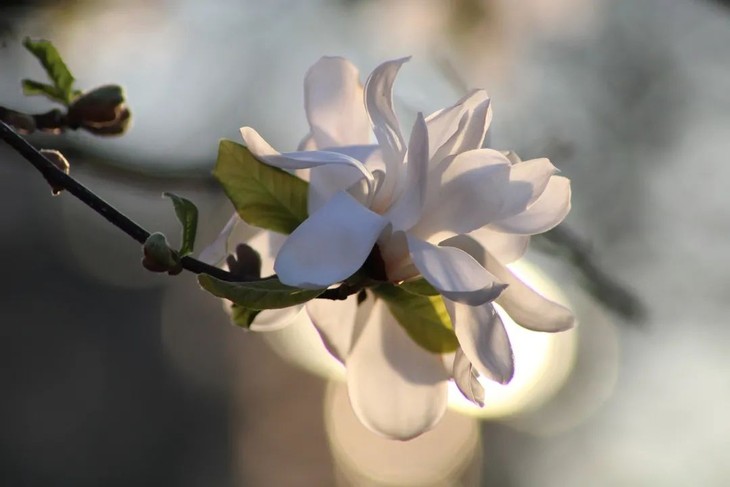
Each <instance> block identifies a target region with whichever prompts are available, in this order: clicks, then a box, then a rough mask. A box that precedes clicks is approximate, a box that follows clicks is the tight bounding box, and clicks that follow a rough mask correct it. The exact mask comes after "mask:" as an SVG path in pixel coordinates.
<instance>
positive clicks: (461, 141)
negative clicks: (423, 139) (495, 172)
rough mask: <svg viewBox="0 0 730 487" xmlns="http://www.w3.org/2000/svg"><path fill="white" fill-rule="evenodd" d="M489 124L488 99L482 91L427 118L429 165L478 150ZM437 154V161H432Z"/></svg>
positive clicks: (474, 91)
mask: <svg viewBox="0 0 730 487" xmlns="http://www.w3.org/2000/svg"><path fill="white" fill-rule="evenodd" d="M478 107H479V110H477V108H478ZM491 120H492V110H491V105H490V103H489V95H488V94H487V92H486V91H484V90H472V91H471V92H469V93H468V94H467V95H466V96H464V97H463V98H462V99H461V100H459V101H458V102H457V103H456V104H455V105H454V106H452V107H449V108H444V109H443V110H439V111H437V112H435V113H432V114H431V115H429V116H428V118H426V124H427V125H428V137H429V140H430V141H431V147H430V153H429V158H431V159H432V164H438V163H439V162H440V161H441V160H442V159H443V158H444V157H447V156H449V155H452V154H456V153H458V152H464V151H467V150H472V149H479V148H481V146H482V143H483V141H484V134H485V133H486V132H487V130H488V129H489V124H490V122H491ZM467 133H468V136H466V134H467ZM480 134H481V135H480ZM447 145H448V147H444V146H447ZM437 152H438V153H439V155H438V157H434V156H436V153H437Z"/></svg>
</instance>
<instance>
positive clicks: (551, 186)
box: [491, 162, 570, 235]
mask: <svg viewBox="0 0 730 487" xmlns="http://www.w3.org/2000/svg"><path fill="white" fill-rule="evenodd" d="M522 164H524V162H523V163H522ZM569 212H570V180H569V179H567V178H564V177H562V176H553V177H551V178H550V181H549V182H548V184H547V187H546V188H545V191H543V193H542V194H541V195H540V197H539V198H538V199H537V201H535V203H534V204H533V205H532V206H530V207H529V208H527V209H526V210H525V211H523V212H522V213H519V214H517V215H515V216H512V217H510V218H506V219H504V220H499V221H496V222H493V223H492V224H491V226H492V227H493V228H495V229H497V230H500V231H502V232H508V233H515V234H518V235H535V234H538V233H543V232H547V231H548V230H550V229H552V228H554V227H556V226H557V225H559V224H560V222H562V221H563V220H564V219H565V217H566V216H567V215H568V213H569Z"/></svg>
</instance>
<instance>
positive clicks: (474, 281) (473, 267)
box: [407, 235, 506, 306]
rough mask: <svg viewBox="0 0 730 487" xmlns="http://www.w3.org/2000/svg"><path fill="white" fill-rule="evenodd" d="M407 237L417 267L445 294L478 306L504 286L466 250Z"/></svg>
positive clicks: (497, 294) (449, 297)
mask: <svg viewBox="0 0 730 487" xmlns="http://www.w3.org/2000/svg"><path fill="white" fill-rule="evenodd" d="M407 239H408V248H409V250H410V253H411V258H412V259H413V263H414V264H415V266H416V268H418V270H419V271H420V272H421V274H422V275H423V277H424V278H426V280H427V281H428V282H429V283H431V285H432V286H433V287H435V288H436V289H437V290H438V291H439V293H441V294H442V295H443V296H444V297H446V298H448V299H450V300H452V301H456V302H458V303H464V304H468V305H470V306H478V305H481V304H484V303H487V302H490V301H493V300H494V299H496V298H497V296H499V295H500V294H501V293H502V291H504V288H505V287H506V286H505V285H504V284H502V283H501V282H499V281H498V280H497V278H496V277H495V276H493V275H492V274H490V273H489V271H487V270H486V269H485V268H484V267H482V266H481V265H479V262H477V261H476V260H475V259H474V258H473V257H471V256H470V255H469V254H467V253H466V252H464V251H462V250H460V249H458V248H454V247H437V246H436V245H433V244H430V243H428V242H425V241H423V240H421V239H418V238H416V237H414V236H412V235H407Z"/></svg>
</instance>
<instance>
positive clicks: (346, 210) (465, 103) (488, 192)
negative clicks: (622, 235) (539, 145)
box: [209, 57, 574, 439]
mask: <svg viewBox="0 0 730 487" xmlns="http://www.w3.org/2000/svg"><path fill="white" fill-rule="evenodd" d="M406 61H407V59H399V60H395V61H389V62H386V63H383V64H381V65H380V66H378V67H377V68H376V69H375V71H373V73H372V74H371V75H370V77H369V78H368V80H367V82H366V84H365V87H364V89H363V87H362V85H361V84H360V79H359V72H358V70H357V68H356V67H355V66H354V65H353V64H351V63H350V62H349V61H347V60H345V59H343V58H337V57H325V58H322V59H321V60H320V61H318V62H317V63H316V64H315V65H314V66H312V68H311V69H310V70H309V72H308V73H307V75H306V78H305V81H304V93H305V100H304V105H305V111H306V115H307V120H308V121H309V126H310V133H309V135H308V136H307V137H306V138H305V139H304V140H303V141H302V143H301V145H300V151H299V152H293V153H285V154H282V153H279V152H277V151H276V150H274V149H273V148H272V147H271V146H270V145H269V144H268V143H267V142H266V141H265V140H264V139H263V138H262V137H261V136H260V135H259V134H258V133H257V132H256V131H255V130H254V129H252V128H250V127H244V128H242V129H241V134H242V135H243V138H244V141H245V143H246V145H247V146H248V148H249V150H250V151H251V152H252V153H253V154H254V156H256V157H257V158H258V159H259V160H260V161H262V162H263V163H265V164H268V165H271V166H275V167H279V168H282V169H286V170H290V171H291V170H304V169H309V170H310V171H309V174H308V177H309V182H310V186H309V215H310V216H309V218H308V219H307V220H306V221H304V222H303V223H302V224H301V225H300V226H299V227H297V229H296V230H295V231H294V232H293V233H292V234H291V235H289V236H288V237H284V236H280V235H274V234H272V233H271V232H265V233H261V234H259V235H257V237H256V238H255V240H256V241H252V242H249V243H250V244H251V245H252V246H253V247H254V248H258V250H261V251H263V257H264V265H265V267H266V266H269V267H270V266H271V263H272V262H273V269H266V268H265V269H264V274H266V272H267V271H270V270H273V271H274V272H276V274H277V275H278V277H279V279H280V280H281V281H282V282H283V283H285V284H289V285H291V286H298V287H303V288H323V287H327V286H330V285H332V284H335V283H338V282H341V281H343V280H345V279H347V278H348V277H350V276H351V275H353V274H354V273H355V272H356V271H358V270H359V269H360V268H361V267H362V266H363V264H365V262H366V260H367V261H368V264H367V265H368V268H369V269H370V271H371V272H375V273H379V274H380V277H381V278H382V279H387V280H388V281H390V282H393V283H400V282H401V281H404V280H409V279H413V278H416V277H420V276H423V277H424V278H425V279H426V280H427V281H428V282H429V283H430V284H431V285H432V286H433V287H434V288H436V289H437V290H438V291H439V292H440V293H441V295H442V296H443V298H444V302H445V303H446V306H447V309H448V311H449V314H450V317H451V320H452V323H453V326H454V331H455V334H456V337H457V338H458V341H459V345H460V349H459V350H457V352H456V354H449V355H443V356H442V355H439V354H435V353H432V352H429V351H427V350H425V349H424V348H421V346H419V345H418V344H416V343H415V342H414V341H413V340H412V339H411V338H410V337H409V336H408V334H407V333H406V331H405V330H404V329H403V327H402V326H400V325H399V324H398V322H397V321H396V319H395V318H394V317H393V316H392V315H391V313H390V312H389V310H388V308H387V306H386V305H385V304H383V302H382V300H379V299H378V300H375V299H373V298H372V295H370V296H369V298H368V299H366V301H365V302H364V303H362V304H361V305H358V303H357V298H356V297H355V296H351V297H350V298H348V299H347V300H346V301H339V302H337V301H326V300H314V301H311V302H309V303H307V304H306V309H307V312H308V313H309V316H310V318H311V320H312V323H313V324H314V326H315V327H316V328H317V330H318V331H319V333H320V335H321V337H322V339H323V341H324V343H325V345H326V346H327V348H328V350H329V351H330V352H331V353H332V355H334V356H335V357H336V358H337V359H338V360H340V361H341V362H342V363H343V364H344V365H345V367H346V368H347V386H348V391H349V395H350V400H351V403H352V407H353V409H354V411H355V413H356V414H357V416H358V417H359V418H360V420H361V421H362V422H363V423H364V424H365V425H366V426H368V427H369V428H370V429H372V430H373V431H376V432H378V433H380V434H382V435H385V436H388V437H392V438H397V439H409V438H413V437H415V436H417V435H419V434H421V433H423V432H424V431H426V430H428V429H429V428H431V427H433V426H434V425H435V424H436V422H438V420H439V419H440V418H441V416H442V415H443V413H444V411H445V408H446V404H447V381H448V380H449V379H451V378H453V379H454V380H455V381H456V383H457V385H458V386H459V388H460V389H461V390H462V392H464V394H465V396H467V397H468V398H469V399H471V400H472V401H474V402H477V403H480V402H481V401H483V390H482V388H481V386H480V385H479V382H477V381H476V376H477V373H478V374H480V375H483V376H485V377H487V378H489V379H492V380H495V381H498V382H500V383H507V382H508V381H509V380H510V379H511V377H512V375H513V371H514V368H513V360H512V351H511V347H510V343H509V338H508V336H507V334H506V332H505V329H504V326H503V324H502V321H501V319H500V317H499V315H498V314H497V313H496V312H495V309H494V307H493V306H492V302H493V301H495V300H496V302H497V303H498V304H500V305H501V306H502V307H503V308H504V310H505V311H506V312H507V313H509V314H510V316H511V317H512V318H513V319H514V320H515V321H516V322H517V323H518V324H520V325H521V326H523V327H525V328H528V329H530V330H536V331H545V332H557V331H563V330H567V329H569V328H571V327H572V326H573V323H574V318H573V316H572V314H571V313H570V311H568V310H567V309H566V308H564V307H562V306H560V305H558V304H556V303H554V302H551V301H549V300H547V299H545V298H544V297H542V296H540V295H539V294H537V293H536V292H534V291H533V290H532V289H530V288H529V287H528V286H527V285H525V284H524V283H523V282H521V281H520V280H519V279H518V278H517V277H515V275H514V274H512V272H511V271H510V270H509V269H508V268H507V267H505V264H509V263H510V262H513V261H514V260H516V259H518V258H520V257H521V256H522V255H523V254H524V252H525V250H526V248H527V244H528V241H529V236H530V235H533V234H536V233H541V232H545V231H547V230H549V229H551V228H553V227H554V226H555V225H557V224H559V223H560V222H561V221H562V220H563V218H564V217H565V215H566V214H567V213H568V211H569V209H570V183H569V181H568V180H567V179H566V178H564V177H560V176H556V175H555V173H556V169H555V167H554V166H553V165H552V164H551V163H550V161H549V160H547V159H535V160H530V161H520V160H519V159H518V158H517V157H516V156H515V155H514V154H512V153H501V152H498V151H496V150H493V149H482V148H481V146H482V143H483V140H484V136H485V133H486V131H487V129H488V128H489V123H490V121H491V117H492V111H491V106H490V99H489V97H488V96H487V93H486V92H485V91H483V90H475V91H472V92H471V93H469V94H468V95H466V96H465V97H464V98H463V99H461V100H460V101H459V102H458V103H457V104H456V105H454V106H452V107H449V108H445V109H443V110H439V111H437V112H436V113H433V114H432V115H430V116H428V117H425V118H424V117H423V115H422V114H420V113H419V114H418V116H417V117H416V120H415V123H414V125H413V129H412V131H411V135H410V139H409V141H408V142H406V140H405V137H404V136H403V133H402V130H401V127H400V124H399V122H398V118H397V117H396V114H395V111H394V108H393V96H392V90H393V83H394V80H395V78H396V74H397V72H398V70H399V69H400V67H401V66H402V65H403V63H404V62H406ZM371 131H372V132H374V134H375V138H376V139H377V143H376V144H371ZM233 221H235V217H234V220H232V222H233ZM229 226H230V227H231V228H232V226H233V223H231V224H230V225H229ZM229 232H230V229H228V230H227V231H224V234H222V236H221V237H220V239H219V242H218V244H219V245H220V243H221V242H223V241H225V239H226V238H227V237H226V235H227V233H229ZM209 252H210V251H209ZM296 312H297V310H296V309H294V310H292V309H289V310H284V311H282V310H277V311H265V312H262V313H261V314H260V315H259V317H258V318H257V320H256V321H255V322H254V324H253V325H252V328H253V329H256V330H264V329H274V328H277V327H281V326H283V325H285V324H287V323H288V322H289V321H290V320H291V319H292V318H293V315H294V314H295V313H296Z"/></svg>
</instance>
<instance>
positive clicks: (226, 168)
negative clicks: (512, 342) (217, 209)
mask: <svg viewBox="0 0 730 487" xmlns="http://www.w3.org/2000/svg"><path fill="white" fill-rule="evenodd" d="M213 175H214V176H215V177H216V178H217V179H218V181H220V183H221V184H222V185H223V189H224V191H225V192H226V195H228V198H229V199H230V200H231V202H232V203H233V206H234V207H235V208H236V211H238V214H239V216H240V217H241V218H242V219H243V220H244V221H245V222H246V223H248V224H250V225H253V226H256V227H259V228H265V229H267V230H273V231H275V232H279V233H284V234H289V233H291V232H293V231H294V229H295V228H297V227H298V226H299V224H300V223H302V222H303V221H304V220H306V218H307V216H308V215H307V192H308V188H309V185H308V183H307V182H306V181H302V180H301V179H299V178H298V177H296V176H293V175H291V174H289V173H288V172H286V171H282V170H281V169H278V168H275V167H271V166H267V165H266V164H263V163H262V162H259V161H258V160H257V159H256V158H254V156H253V154H251V152H249V150H248V149H247V148H246V147H244V146H242V145H240V144H236V143H235V142H232V141H230V140H222V141H221V143H220V148H219V151H218V162H217V163H216V165H215V170H214V171H213Z"/></svg>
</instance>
